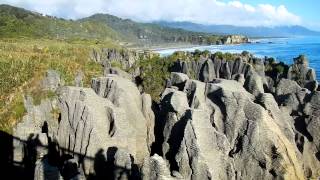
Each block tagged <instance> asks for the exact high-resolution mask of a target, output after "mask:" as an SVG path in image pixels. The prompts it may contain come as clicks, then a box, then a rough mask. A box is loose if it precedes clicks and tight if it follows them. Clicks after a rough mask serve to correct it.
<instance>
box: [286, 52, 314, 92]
mask: <svg viewBox="0 0 320 180" xmlns="http://www.w3.org/2000/svg"><path fill="white" fill-rule="evenodd" d="M288 79H291V80H294V81H296V82H297V83H298V84H299V85H300V86H302V87H306V88H308V89H309V90H311V91H315V90H316V89H317V88H318V82H317V79H316V73H315V70H314V69H311V68H309V62H308V60H307V58H306V57H305V56H303V55H300V56H299V57H297V58H294V64H293V65H292V66H290V68H289V70H288Z"/></svg>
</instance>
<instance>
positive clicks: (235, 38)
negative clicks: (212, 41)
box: [222, 35, 249, 44]
mask: <svg viewBox="0 0 320 180" xmlns="http://www.w3.org/2000/svg"><path fill="white" fill-rule="evenodd" d="M248 42H249V39H248V37H246V36H242V35H230V36H226V37H225V38H223V40H222V43H223V44H241V43H248Z"/></svg>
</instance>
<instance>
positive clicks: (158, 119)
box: [12, 37, 320, 180]
mask: <svg viewBox="0 0 320 180" xmlns="http://www.w3.org/2000/svg"><path fill="white" fill-rule="evenodd" d="M239 38H240V37H239ZM239 38H236V40H230V39H227V40H226V42H227V43H238V42H239V41H242V40H241V38H240V40H239ZM156 56H157V55H156V54H154V53H151V52H142V53H137V52H133V51H128V50H121V51H119V50H115V49H103V50H99V51H97V50H94V51H93V52H92V54H91V58H92V60H93V61H96V62H98V63H101V65H102V66H103V67H104V69H105V71H104V76H102V77H97V78H93V79H92V83H91V88H84V87H82V86H81V82H79V81H81V78H78V79H76V80H75V86H64V85H63V81H62V79H61V77H60V75H59V72H55V71H50V72H48V73H47V76H46V78H45V79H43V83H42V84H43V88H44V89H50V90H52V91H54V92H56V94H57V97H55V98H51V99H44V100H42V101H41V103H40V104H39V105H34V104H33V102H32V98H30V97H26V98H25V106H26V109H27V114H26V115H25V116H24V118H23V120H22V122H21V123H19V124H18V125H17V126H16V127H15V128H14V133H13V136H14V137H15V138H14V139H13V142H12V143H13V146H14V152H13V155H12V156H13V162H14V163H16V164H20V165H21V166H22V167H23V168H24V170H23V171H22V172H23V173H24V174H23V173H22V174H23V175H25V176H24V177H25V178H27V179H28V178H34V179H37V180H42V179H55V180H56V179H145V180H149V179H150V180H165V179H172V180H173V179H191V180H200V179H201V180H202V179H288V180H289V179H290V180H292V179H317V178H319V177H320V131H319V128H320V119H319V116H320V92H319V91H318V90H319V88H318V82H317V78H316V74H315V71H314V70H313V69H311V68H309V67H308V60H307V58H306V57H304V56H299V57H297V58H296V59H294V64H292V65H290V66H288V65H286V64H283V63H278V62H276V61H274V59H273V58H267V57H266V58H262V59H261V58H257V57H254V56H253V55H251V54H250V53H248V52H243V53H242V54H223V53H214V54H211V53H210V52H194V53H187V52H177V53H175V54H174V55H172V56H171V57H170V61H171V62H170V64H169V65H168V66H161V67H167V68H165V69H164V71H167V73H168V76H167V78H166V79H165V80H164V83H163V84H161V87H162V89H160V90H161V94H159V96H158V99H155V98H154V96H153V95H152V96H151V95H149V94H148V93H147V91H146V86H147V85H148V84H147V83H146V82H149V81H147V79H146V78H147V77H146V76H145V73H146V67H149V68H150V69H152V68H154V69H153V70H154V72H156V66H151V65H150V64H149V65H147V66H142V65H143V63H138V62H139V61H141V60H144V61H143V62H145V61H146V60H145V59H149V58H152V57H156ZM167 60H169V59H167ZM155 90H158V89H155ZM20 175H21V174H20Z"/></svg>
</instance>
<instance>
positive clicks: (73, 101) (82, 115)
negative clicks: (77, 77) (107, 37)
mask: <svg viewBox="0 0 320 180" xmlns="http://www.w3.org/2000/svg"><path fill="white" fill-rule="evenodd" d="M60 94H61V95H60V105H61V121H60V123H59V130H58V142H59V145H60V146H61V147H63V148H65V149H67V150H69V151H70V152H73V153H77V154H79V155H84V156H88V157H95V155H96V153H97V152H98V151H99V150H100V149H104V150H107V148H108V147H118V148H123V149H126V150H127V151H128V152H129V153H130V154H131V155H132V156H133V158H134V160H135V163H136V164H138V165H141V164H142V162H143V159H144V157H145V156H146V155H148V154H149V153H150V152H149V149H150V146H151V144H152V142H153V139H154V136H153V124H154V122H153V121H154V119H153V118H154V116H153V114H152V110H151V98H150V97H148V96H145V95H143V96H141V95H140V93H139V91H138V89H137V87H136V86H135V85H134V84H133V83H132V82H131V81H130V80H127V79H124V78H121V77H119V76H116V75H109V76H107V77H102V78H98V79H94V80H93V89H88V88H75V87H66V88H63V89H61V92H60ZM83 166H84V169H85V173H86V174H89V173H94V169H93V168H94V166H93V165H92V162H91V161H90V160H88V161H85V162H84V164H83Z"/></svg>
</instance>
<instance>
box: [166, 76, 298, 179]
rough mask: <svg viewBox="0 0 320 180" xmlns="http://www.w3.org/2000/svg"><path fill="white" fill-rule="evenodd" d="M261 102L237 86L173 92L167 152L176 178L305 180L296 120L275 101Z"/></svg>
mask: <svg viewBox="0 0 320 180" xmlns="http://www.w3.org/2000/svg"><path fill="white" fill-rule="evenodd" d="M259 101H260V103H258V104H257V103H255V97H254V96H253V95H252V94H250V93H248V92H247V91H246V90H245V89H244V88H243V87H242V85H241V84H240V83H237V82H236V81H232V80H229V81H228V80H221V79H218V80H214V81H212V82H210V83H206V84H205V83H202V82H199V81H195V80H187V81H186V83H185V87H184V90H183V91H179V90H177V89H175V88H167V89H166V90H165V92H164V94H163V96H162V100H161V106H162V111H164V112H162V114H165V116H164V118H165V125H164V131H163V137H164V142H163V147H162V148H163V157H164V158H165V159H167V161H168V164H169V168H170V170H171V172H178V174H180V175H181V176H182V177H183V179H239V178H240V179H251V178H253V179H259V178H261V177H263V178H264V179H273V178H284V179H303V178H304V172H303V168H302V166H303V163H301V161H299V160H300V159H299V156H298V155H297V152H296V150H297V147H296V146H295V145H294V133H293V132H292V127H291V125H290V115H289V114H285V113H286V112H285V111H281V110H280V109H279V108H278V106H277V104H276V103H275V100H274V98H273V96H272V95H268V94H265V95H263V96H262V97H260V99H259ZM262 105H263V106H262ZM190 107H191V108H190ZM282 121H289V122H282Z"/></svg>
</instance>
